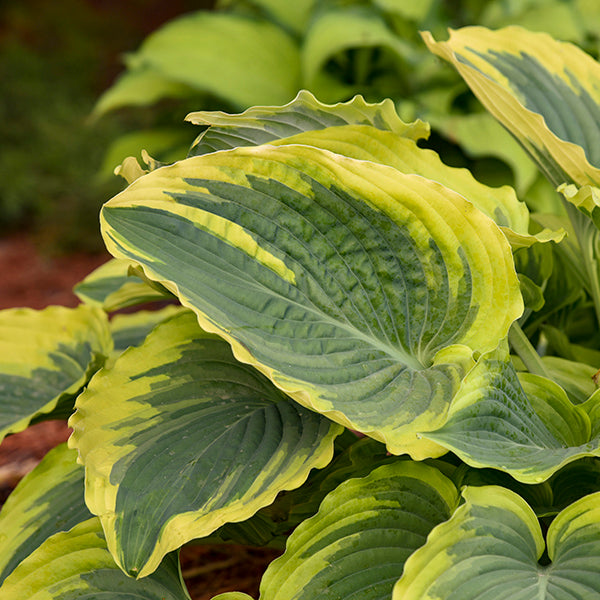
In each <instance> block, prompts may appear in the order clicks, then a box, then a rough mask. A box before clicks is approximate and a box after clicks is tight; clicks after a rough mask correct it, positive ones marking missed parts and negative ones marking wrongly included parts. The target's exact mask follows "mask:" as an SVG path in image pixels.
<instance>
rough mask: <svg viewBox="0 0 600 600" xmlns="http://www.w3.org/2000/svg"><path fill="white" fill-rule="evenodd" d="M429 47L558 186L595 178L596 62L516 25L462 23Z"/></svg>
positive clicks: (599, 179)
mask: <svg viewBox="0 0 600 600" xmlns="http://www.w3.org/2000/svg"><path fill="white" fill-rule="evenodd" d="M423 38H424V40H425V42H426V44H427V45H428V46H429V48H430V50H431V51H432V52H434V53H435V54H437V55H438V56H440V57H442V58H444V59H446V60H447V61H449V62H451V63H452V64H453V65H454V67H455V68H456V69H457V71H458V72H459V73H460V74H461V75H462V77H463V78H464V79H465V81H466V82H467V84H468V85H469V87H470V88H471V89H472V91H473V92H474V93H475V95H476V96H477V97H478V98H479V100H481V102H482V103H483V105H484V106H485V107H486V108H487V109H488V110H489V112H491V113H492V115H494V117H496V119H498V120H499V121H500V122H501V123H502V124H503V125H504V126H505V127H506V128H507V129H508V130H509V131H510V132H511V133H512V134H513V135H514V136H515V137H516V138H517V140H518V141H519V142H520V143H521V144H522V146H523V147H524V148H525V150H526V151H527V152H528V153H529V154H530V155H531V156H532V157H533V158H534V160H535V161H536V162H537V163H538V165H539V166H540V168H541V169H542V170H543V171H544V173H545V174H546V175H547V177H548V178H549V179H550V180H551V181H552V182H553V183H554V185H556V186H558V185H560V184H562V183H564V182H568V183H571V182H573V183H577V184H579V185H585V184H593V183H596V184H599V183H600V141H599V140H600V65H599V64H598V63H597V62H596V61H594V60H593V59H592V58H591V57H590V56H589V55H588V54H586V53H585V52H584V51H583V50H580V49H579V48H577V47H576V46H573V45H571V44H567V43H564V42H558V41H556V40H554V39H552V38H551V37H550V36H549V35H547V34H545V33H533V32H530V31H526V30H525V29H522V28H519V27H506V28H504V29H500V30H498V31H490V30H488V29H485V28H483V27H465V28H463V29H459V30H457V31H452V32H451V34H450V39H449V40H448V41H445V42H436V41H435V40H434V39H433V37H432V36H431V35H430V34H428V33H424V34H423Z"/></svg>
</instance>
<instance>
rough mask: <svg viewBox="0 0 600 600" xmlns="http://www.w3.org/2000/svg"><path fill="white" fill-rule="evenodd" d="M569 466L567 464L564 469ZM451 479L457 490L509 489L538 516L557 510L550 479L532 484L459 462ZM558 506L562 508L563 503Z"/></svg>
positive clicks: (495, 470) (497, 471)
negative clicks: (492, 486)
mask: <svg viewBox="0 0 600 600" xmlns="http://www.w3.org/2000/svg"><path fill="white" fill-rule="evenodd" d="M571 464H576V463H571ZM569 466H570V465H567V467H565V469H566V468H568V467H569ZM559 473H560V471H559ZM452 481H453V482H454V484H455V485H456V487H457V488H458V489H459V490H460V489H462V488H463V487H465V486H477V487H481V486H485V485H495V486H501V487H503V488H506V489H507V490H511V491H512V492H515V493H516V494H519V496H521V498H523V500H525V502H527V504H529V506H531V508H533V510H534V511H535V513H536V514H537V515H538V517H539V516H545V515H547V514H549V513H551V514H556V513H557V512H558V510H556V509H554V494H553V488H552V485H551V484H550V480H548V481H544V482H542V483H537V484H534V485H532V484H525V483H522V482H520V481H517V480H516V479H514V478H513V477H511V476H510V475H509V474H508V473H504V472H503V471H499V470H498V469H474V468H473V467H469V466H468V465H467V464H465V463H461V464H460V465H459V466H458V467H457V469H456V471H455V472H454V473H453V475H452ZM594 491H596V490H594ZM582 495H583V494H582ZM560 508H564V505H563V506H561V507H560Z"/></svg>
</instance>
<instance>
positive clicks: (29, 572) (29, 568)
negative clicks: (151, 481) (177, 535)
mask: <svg viewBox="0 0 600 600" xmlns="http://www.w3.org/2000/svg"><path fill="white" fill-rule="evenodd" d="M0 597H1V598H6V599H7V600H8V599H11V600H12V599H13V598H14V599H15V600H16V599H17V598H27V600H73V599H74V598H110V599H111V600H131V599H132V598H144V600H189V598H190V597H189V595H188V593H187V590H186V588H185V584H184V582H183V579H182V577H181V571H180V569H179V561H178V559H177V555H176V554H175V553H172V554H170V555H169V556H167V557H165V560H164V561H163V563H162V565H161V566H160V568H159V569H158V570H157V571H156V572H155V573H153V574H152V575H151V576H150V577H148V578H146V579H144V580H142V581H137V580H135V579H132V578H130V577H128V576H127V575H125V574H124V573H123V572H121V571H120V570H119V568H118V567H117V565H116V564H115V562H114V560H113V559H112V557H111V555H110V553H109V552H108V550H107V549H106V542H105V541H104V535H103V534H102V528H101V527H100V521H99V520H98V519H97V518H92V519H88V520H87V521H83V522H82V523H80V524H78V525H76V526H75V527H73V528H72V529H70V530H69V531H67V532H63V533H57V534H55V535H53V536H52V537H50V538H48V539H47V540H46V541H45V542H44V543H43V544H42V545H41V546H40V547H39V548H38V549H37V550H36V551H35V552H33V553H32V554H31V555H30V556H29V557H27V558H26V559H25V560H24V561H23V562H22V563H21V564H20V565H19V566H18V567H17V568H16V569H15V570H14V571H13V572H12V574H11V575H10V576H9V577H8V578H7V579H6V580H5V581H4V584H3V585H2V586H1V587H0Z"/></svg>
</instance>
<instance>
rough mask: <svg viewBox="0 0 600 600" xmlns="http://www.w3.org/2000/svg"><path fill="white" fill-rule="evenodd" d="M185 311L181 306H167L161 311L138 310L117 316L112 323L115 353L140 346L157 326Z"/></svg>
mask: <svg viewBox="0 0 600 600" xmlns="http://www.w3.org/2000/svg"><path fill="white" fill-rule="evenodd" d="M185 310H186V309H184V308H183V307H181V306H165V308H161V309H160V310H137V311H136V312H134V313H131V314H118V315H115V316H114V318H113V319H111V321H110V332H111V333H112V336H113V341H114V344H115V352H116V353H121V352H123V350H127V348H129V346H139V345H140V344H141V343H142V342H143V341H144V339H146V336H147V335H148V334H149V333H150V331H152V329H154V327H156V325H158V324H159V323H162V322H163V321H166V320H167V319H169V318H171V317H172V316H174V315H175V314H177V313H179V312H183V311H185Z"/></svg>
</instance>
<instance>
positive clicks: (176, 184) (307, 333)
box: [102, 145, 523, 457]
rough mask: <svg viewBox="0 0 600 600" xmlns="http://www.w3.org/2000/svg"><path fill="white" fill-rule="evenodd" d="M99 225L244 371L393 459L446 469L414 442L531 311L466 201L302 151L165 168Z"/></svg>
mask: <svg viewBox="0 0 600 600" xmlns="http://www.w3.org/2000/svg"><path fill="white" fill-rule="evenodd" d="M102 222H103V231H104V236H105V240H106V243H107V246H108V247H109V249H110V251H111V252H112V253H113V254H114V255H115V256H117V257H120V258H128V259H131V260H134V261H137V262H139V263H140V264H141V265H142V267H143V269H144V271H145V272H146V274H147V276H148V277H149V278H151V279H153V280H156V281H158V282H160V283H161V284H162V285H164V286H165V287H166V288H167V289H169V290H171V291H172V292H173V293H175V294H176V295H177V296H178V297H179V299H180V301H181V302H182V304H184V305H185V306H188V307H190V308H192V309H193V310H194V311H195V312H196V313H197V315H198V317H199V319H200V323H201V325H202V327H203V328H204V329H206V330H207V331H212V332H215V333H218V334H219V335H221V336H222V337H224V338H225V339H227V341H229V342H230V343H231V344H232V346H233V349H234V352H235V355H236V357H237V358H238V359H240V360H241V361H243V362H246V363H249V364H252V365H254V366H256V367H257V368H258V369H260V370H261V371H262V372H263V373H265V374H267V375H268V376H269V378H271V379H272V381H274V382H275V384H276V385H278V386H279V387H280V388H281V389H283V390H284V391H285V392H286V393H287V394H289V395H291V396H292V397H293V398H294V399H295V400H297V401H298V402H300V403H301V404H303V405H305V406H307V407H309V408H311V409H313V410H316V411H318V412H321V413H323V414H325V415H327V416H328V417H329V418H331V419H333V420H335V421H338V422H340V423H342V424H343V425H346V426H348V427H349V428H350V429H355V430H359V431H362V432H365V433H367V434H368V435H370V436H372V437H374V438H376V439H378V440H380V441H384V442H385V443H386V444H387V445H388V449H389V450H390V451H392V452H394V453H403V452H407V451H408V452H415V453H416V456H421V457H422V456H428V455H429V456H430V455H431V454H432V453H433V454H436V453H437V454H438V455H439V453H440V449H439V447H432V446H431V444H429V443H427V444H424V443H423V442H422V441H421V440H419V439H418V438H417V437H416V435H415V431H421V430H431V429H435V428H437V427H438V426H439V425H441V424H442V423H443V422H444V421H445V418H446V411H447V409H448V406H449V402H450V400H451V398H452V396H453V395H454V392H455V390H456V386H457V384H458V382H459V380H460V379H461V378H462V375H463V374H464V369H465V368H469V367H470V366H471V354H472V352H473V351H478V352H482V351H487V350H490V349H491V348H492V347H494V346H495V345H497V343H498V341H499V340H500V339H501V338H502V337H504V336H505V335H506V333H507V331H508V328H509V326H510V324H511V323H512V322H513V321H514V319H515V318H516V317H518V316H519V315H520V314H521V312H522V308H523V307H522V299H521V296H520V292H519V287H518V279H517V277H516V273H515V271H514V266H513V262H512V255H511V251H510V246H509V245H508V243H507V241H506V238H505V237H504V235H503V233H502V232H501V230H500V229H499V228H498V227H497V226H496V224H495V223H494V222H493V221H492V220H491V219H489V218H488V217H486V216H485V215H484V214H482V213H481V211H479V210H478V209H476V208H475V207H474V206H473V205H472V204H470V203H469V202H468V201H467V200H465V199H464V198H463V197H462V196H461V195H459V194H456V193H455V192H452V191H451V190H449V189H447V188H445V187H443V186H442V185H440V184H438V183H436V182H433V181H429V180H427V179H425V178H423V177H419V176H416V175H404V174H402V173H399V172H398V171H396V170H395V169H392V168H390V167H387V166H384V165H379V164H375V163H372V162H367V161H359V160H353V159H348V158H345V157H343V156H340V155H336V154H332V153H330V152H326V151H323V150H318V149H315V148H311V147H307V146H297V145H290V146H285V147H273V146H269V145H265V146H259V147H256V148H239V149H236V150H233V151H228V152H217V153H213V154H208V155H204V156H200V157H194V158H190V159H187V160H185V161H182V162H180V163H178V164H177V165H174V166H172V167H165V168H162V169H158V170H156V171H153V172H152V173H149V174H148V175H146V176H144V177H142V178H140V179H138V180H137V181H136V182H134V183H133V184H132V185H131V186H130V187H129V188H128V189H127V190H126V191H125V192H123V193H122V194H120V195H118V196H116V197H115V198H114V199H113V200H111V201H110V202H109V203H108V204H107V205H105V207H104V209H103V215H102Z"/></svg>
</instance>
